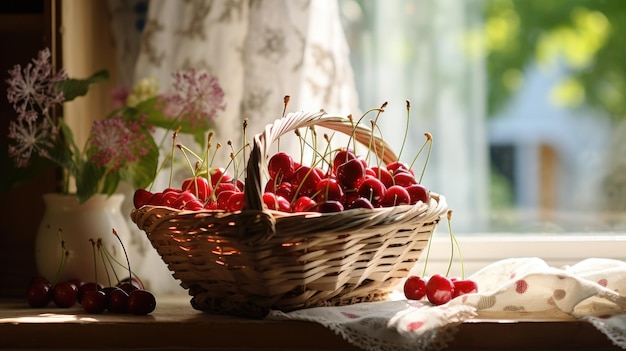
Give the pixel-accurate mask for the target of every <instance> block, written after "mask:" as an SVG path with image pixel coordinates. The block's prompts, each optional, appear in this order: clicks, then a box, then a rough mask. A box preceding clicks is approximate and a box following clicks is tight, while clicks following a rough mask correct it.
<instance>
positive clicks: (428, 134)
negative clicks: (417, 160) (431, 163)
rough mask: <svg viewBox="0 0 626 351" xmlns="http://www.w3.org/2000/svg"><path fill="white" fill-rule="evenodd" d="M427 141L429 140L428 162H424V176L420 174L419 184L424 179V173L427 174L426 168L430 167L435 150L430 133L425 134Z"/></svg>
mask: <svg viewBox="0 0 626 351" xmlns="http://www.w3.org/2000/svg"><path fill="white" fill-rule="evenodd" d="M424 135H426V139H427V140H428V153H427V154H426V160H425V161H424V167H422V174H420V179H419V183H420V184H421V183H422V179H423V178H424V173H426V166H428V160H430V153H431V151H432V150H433V136H432V135H431V134H430V133H428V132H427V133H425V134H424Z"/></svg>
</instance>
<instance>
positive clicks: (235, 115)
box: [109, 0, 358, 291]
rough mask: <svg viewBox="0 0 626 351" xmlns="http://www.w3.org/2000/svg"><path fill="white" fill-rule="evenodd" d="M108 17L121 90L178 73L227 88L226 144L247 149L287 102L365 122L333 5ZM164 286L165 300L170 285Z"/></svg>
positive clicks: (216, 4)
mask: <svg viewBox="0 0 626 351" xmlns="http://www.w3.org/2000/svg"><path fill="white" fill-rule="evenodd" d="M109 8H110V13H111V23H112V32H113V36H114V40H115V41H116V50H117V59H118V63H117V65H118V67H119V69H118V72H120V74H121V75H122V76H121V77H120V78H119V81H121V82H124V83H125V84H126V85H127V86H132V85H133V84H134V83H137V82H139V81H140V80H141V79H143V78H147V77H152V76H154V77H156V78H157V79H158V81H159V82H160V89H162V90H163V89H166V88H168V86H169V84H170V81H171V74H172V73H173V72H174V71H175V70H178V69H183V68H189V67H194V68H196V69H198V70H204V71H206V72H208V73H209V74H212V75H214V76H216V77H217V78H218V79H219V82H220V84H221V86H222V88H223V90H224V93H225V102H226V105H227V106H226V109H225V111H223V112H221V113H220V115H219V116H218V117H217V119H216V126H215V132H216V137H215V138H216V140H217V141H220V142H221V143H222V144H225V143H226V141H228V140H232V141H233V143H235V142H237V143H236V145H240V143H239V141H240V140H241V138H242V125H243V122H244V119H247V120H248V121H249V124H248V132H247V133H248V135H249V137H250V136H251V135H252V134H254V133H258V132H260V131H262V129H263V127H264V126H265V125H266V124H268V123H270V122H271V121H273V120H275V119H276V118H279V117H280V116H281V114H282V111H283V99H284V96H286V95H289V96H290V97H291V100H290V103H289V106H288V109H287V111H288V112H289V111H297V110H309V111H318V110H320V109H324V110H326V111H328V112H329V113H334V114H342V115H347V114H349V113H353V114H357V113H358V111H357V108H358V107H357V106H358V101H357V94H356V89H355V86H354V82H353V76H352V69H351V66H350V62H349V52H348V46H347V43H346V40H345V37H344V33H343V29H342V26H341V23H340V17H339V8H338V4H337V3H336V2H335V1H328V0H228V1H212V0H187V1H167V0H150V1H148V0H109ZM185 143H186V141H185ZM293 147H294V148H295V145H294V146H293ZM289 148H290V147H289V145H284V144H282V142H281V149H283V150H287V151H288V150H289ZM227 158H228V153H227V152H224V153H222V154H221V159H220V156H219V155H218V159H216V161H215V163H216V164H218V165H219V164H223V165H226V163H227ZM148 249H149V248H148ZM140 273H141V272H140ZM163 276H164V277H165V278H163V279H160V280H159V281H160V282H161V283H162V284H161V286H160V288H161V290H163V289H168V284H169V283H168V282H169V280H171V278H170V277H169V274H168V275H163ZM166 278H167V279H166ZM155 279H156V278H155ZM172 283H174V284H173V285H177V283H175V282H173V280H172ZM151 285H152V286H153V290H157V291H158V290H159V287H155V286H158V283H157V282H154V281H153V282H152V284H151ZM170 288H171V286H170Z"/></svg>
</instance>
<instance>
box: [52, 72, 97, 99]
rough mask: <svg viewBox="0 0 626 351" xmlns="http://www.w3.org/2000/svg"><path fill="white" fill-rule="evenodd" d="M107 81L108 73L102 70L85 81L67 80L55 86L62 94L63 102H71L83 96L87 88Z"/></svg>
mask: <svg viewBox="0 0 626 351" xmlns="http://www.w3.org/2000/svg"><path fill="white" fill-rule="evenodd" d="M108 81H109V71H107V70H102V71H98V72H96V73H94V74H93V75H91V77H89V78H87V79H74V78H69V79H67V80H65V81H63V82H60V83H58V84H57V85H56V86H57V88H58V89H59V90H61V91H62V92H63V98H64V100H65V101H72V100H74V99H75V98H77V97H80V96H85V95H86V94H87V92H88V91H89V88H90V87H91V86H92V85H93V84H96V83H104V82H108Z"/></svg>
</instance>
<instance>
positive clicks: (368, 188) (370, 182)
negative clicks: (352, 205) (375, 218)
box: [358, 176, 387, 205]
mask: <svg viewBox="0 0 626 351" xmlns="http://www.w3.org/2000/svg"><path fill="white" fill-rule="evenodd" d="M386 192H387V188H386V187H385V185H384V184H383V182H381V181H380V180H379V179H378V178H372V177H369V176H368V177H365V178H364V179H363V180H362V181H361V182H360V183H359V187H358V193H359V196H361V197H364V198H366V199H367V200H369V202H370V203H371V204H372V205H378V204H380V203H381V202H382V200H383V199H384V198H385V193H386Z"/></svg>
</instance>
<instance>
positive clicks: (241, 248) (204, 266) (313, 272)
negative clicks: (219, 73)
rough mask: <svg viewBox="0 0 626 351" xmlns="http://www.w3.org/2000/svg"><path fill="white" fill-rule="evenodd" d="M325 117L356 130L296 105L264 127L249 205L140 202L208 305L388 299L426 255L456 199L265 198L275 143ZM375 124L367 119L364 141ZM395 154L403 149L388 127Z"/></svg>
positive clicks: (340, 122)
mask: <svg viewBox="0 0 626 351" xmlns="http://www.w3.org/2000/svg"><path fill="white" fill-rule="evenodd" d="M308 126H321V127H325V128H329V129H331V130H334V131H339V132H342V133H344V134H348V135H350V134H351V133H352V131H353V127H354V126H353V125H352V123H351V122H350V121H349V120H348V119H347V118H345V117H337V116H327V115H325V114H324V113H322V112H320V113H304V112H299V113H292V114H288V115H286V116H285V117H283V118H281V119H279V120H277V121H276V122H275V123H273V124H270V125H268V126H267V127H266V129H265V131H264V132H263V133H260V134H257V135H255V137H254V145H253V149H252V152H251V153H250V158H249V160H248V163H247V169H246V179H245V188H244V192H245V199H246V208H245V209H244V210H242V211H238V212H224V211H219V210H201V211H185V210H176V209H172V208H169V207H163V206H150V205H146V206H143V207H141V208H139V209H135V210H133V211H132V212H131V218H132V220H133V221H134V222H135V223H136V224H137V226H138V228H140V229H141V230H143V231H145V233H146V234H147V237H148V238H149V240H150V242H151V243H152V246H153V247H154V248H155V249H156V250H157V252H158V253H159V255H160V256H161V257H162V259H163V261H164V262H165V263H166V264H167V265H168V268H169V269H170V271H172V272H173V276H174V277H175V278H176V279H178V280H180V282H181V286H182V287H183V288H185V289H188V292H189V294H190V295H191V296H192V299H191V305H192V306H193V307H194V308H195V309H198V310H202V311H206V312H211V313H219V314H228V315H239V316H246V317H254V318H262V317H264V316H265V315H266V314H267V312H268V311H269V310H270V309H277V310H282V311H285V312H288V311H293V310H297V309H302V308H308V307H317V306H340V305H348V304H354V303H358V302H368V301H379V300H383V299H385V298H386V297H387V295H388V294H389V293H390V292H391V291H393V290H394V289H395V288H396V287H397V284H398V283H399V282H400V280H401V279H403V278H405V277H406V276H407V275H408V273H409V270H410V269H411V268H412V267H413V265H414V264H415V263H416V262H417V260H418V259H419V257H420V254H421V253H422V250H423V249H424V248H425V247H426V246H427V244H428V241H429V239H430V237H431V236H432V233H433V231H434V229H435V227H436V225H437V224H438V223H439V221H440V219H441V218H442V216H443V215H444V214H445V213H446V212H447V210H448V208H447V205H446V201H445V198H444V196H442V195H439V194H436V193H433V192H431V196H430V203H427V204H425V203H422V202H418V203H417V204H415V205H401V206H395V207H385V208H375V209H373V210H370V209H352V210H346V211H342V212H335V213H323V214H322V213H312V212H308V213H284V212H278V211H272V210H268V209H267V208H265V207H264V205H263V201H262V191H263V186H262V177H261V174H262V172H263V169H264V168H265V167H266V164H267V158H268V153H269V147H270V145H271V144H272V143H273V142H275V141H276V140H277V139H278V138H279V137H280V136H282V135H284V134H286V133H288V132H290V131H294V130H295V129H298V128H303V127H308ZM371 138H372V136H371V132H370V130H369V129H367V128H365V127H357V128H356V133H355V139H356V140H357V141H359V142H360V143H362V144H364V145H368V143H370V141H371ZM374 142H375V143H376V147H374V148H373V149H375V150H378V151H380V150H386V151H384V153H381V155H380V156H381V157H382V159H383V161H385V162H391V161H395V157H396V156H395V155H394V153H393V152H392V151H391V148H389V147H388V145H386V144H385V143H384V141H382V140H381V139H380V138H378V137H374Z"/></svg>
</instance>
